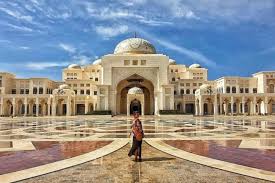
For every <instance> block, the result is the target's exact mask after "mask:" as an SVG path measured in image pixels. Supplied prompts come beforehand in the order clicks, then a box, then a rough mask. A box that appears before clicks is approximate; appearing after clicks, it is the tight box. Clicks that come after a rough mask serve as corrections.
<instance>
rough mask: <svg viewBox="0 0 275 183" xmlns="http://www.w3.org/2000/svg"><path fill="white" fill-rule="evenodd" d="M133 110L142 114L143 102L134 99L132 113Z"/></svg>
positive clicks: (131, 106) (131, 112)
mask: <svg viewBox="0 0 275 183" xmlns="http://www.w3.org/2000/svg"><path fill="white" fill-rule="evenodd" d="M133 112H139V114H141V102H140V101H139V100H136V99H135V100H132V101H131V104H130V114H133Z"/></svg>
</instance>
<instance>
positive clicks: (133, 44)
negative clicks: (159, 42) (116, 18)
mask: <svg viewBox="0 0 275 183" xmlns="http://www.w3.org/2000/svg"><path fill="white" fill-rule="evenodd" d="M114 54H156V49H155V47H154V46H153V45H152V44H151V43H150V42H149V41H147V40H145V39H141V38H129V39H125V40H123V41H121V42H120V43H118V45H117V46H116V48H115V51H114Z"/></svg>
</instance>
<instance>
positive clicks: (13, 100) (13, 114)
mask: <svg viewBox="0 0 275 183" xmlns="http://www.w3.org/2000/svg"><path fill="white" fill-rule="evenodd" d="M15 112H16V101H15V98H13V99H12V116H15V115H16V113H15Z"/></svg>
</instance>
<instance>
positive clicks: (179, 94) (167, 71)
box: [0, 38, 275, 116]
mask: <svg viewBox="0 0 275 183" xmlns="http://www.w3.org/2000/svg"><path fill="white" fill-rule="evenodd" d="M207 71H208V70H207V69H206V68H202V67H201V66H200V65H199V64H193V65H191V66H189V67H187V66H185V65H178V64H176V61H175V60H172V59H170V58H169V57H168V56H166V55H163V54H159V53H157V52H156V49H155V48H154V46H153V45H152V44H151V43H150V42H148V41H146V40H143V39H140V38H130V39H126V40H124V41H122V42H121V43H119V44H118V45H117V46H116V48H115V51H114V53H113V54H108V55H105V56H102V57H101V58H100V59H98V60H96V61H94V62H93V63H92V64H89V65H86V66H79V65H77V64H72V65H70V66H68V67H67V68H65V69H64V70H63V74H62V78H63V81H62V82H56V81H52V80H49V79H46V78H29V79H19V78H16V77H15V75H13V74H11V73H6V72H1V73H0V115H1V116H29V115H30V116H32V115H35V116H46V115H49V116H56V115H68V116H71V115H79V114H89V113H93V112H95V111H111V113H112V114H113V115H123V114H125V115H130V114H131V113H132V112H133V111H134V110H138V111H140V113H141V114H144V115H158V114H160V111H161V110H177V111H179V112H180V113H188V114H196V115H208V114H210V115H212V114H225V115H228V114H230V115H233V114H250V115H255V114H272V113H275V93H274V90H275V71H271V72H259V73H256V74H254V75H253V76H252V77H223V78H220V79H217V80H215V81H208V79H207ZM131 88H139V89H140V90H141V91H142V92H143V93H132V92H131ZM129 90H130V92H129Z"/></svg>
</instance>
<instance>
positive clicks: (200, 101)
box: [199, 96, 204, 116]
mask: <svg viewBox="0 0 275 183" xmlns="http://www.w3.org/2000/svg"><path fill="white" fill-rule="evenodd" d="M199 107H200V115H201V116H203V115H204V108H203V101H202V96H200V97H199Z"/></svg>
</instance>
